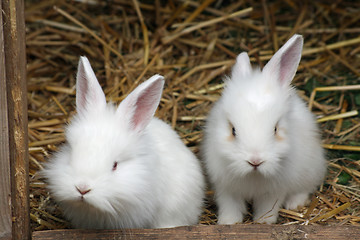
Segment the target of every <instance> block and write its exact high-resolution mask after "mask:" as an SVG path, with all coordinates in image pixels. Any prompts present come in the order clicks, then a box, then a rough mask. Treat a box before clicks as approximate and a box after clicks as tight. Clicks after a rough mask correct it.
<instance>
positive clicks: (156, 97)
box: [117, 74, 164, 132]
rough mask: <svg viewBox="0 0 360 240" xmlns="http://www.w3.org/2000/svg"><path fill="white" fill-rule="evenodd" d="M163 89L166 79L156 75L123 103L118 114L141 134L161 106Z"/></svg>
mask: <svg viewBox="0 0 360 240" xmlns="http://www.w3.org/2000/svg"><path fill="white" fill-rule="evenodd" d="M163 87H164V77H163V76H161V75H158V74H156V75H154V76H152V77H151V78H150V79H149V80H147V81H145V82H143V83H142V84H140V85H139V86H138V87H137V88H136V89H135V90H134V91H133V92H131V93H130V94H129V95H128V96H127V97H126V98H125V99H124V101H122V102H121V104H120V106H119V108H118V110H117V112H118V114H120V115H122V116H125V117H126V118H127V119H128V121H129V123H130V128H131V129H132V130H135V131H136V132H140V131H142V130H143V129H144V128H145V127H146V126H147V125H148V124H149V122H150V120H151V119H152V117H153V116H154V114H155V111H156V109H157V107H158V105H159V102H160V98H161V94H162V89H163Z"/></svg>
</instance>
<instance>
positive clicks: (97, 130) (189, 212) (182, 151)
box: [43, 57, 204, 229]
mask: <svg viewBox="0 0 360 240" xmlns="http://www.w3.org/2000/svg"><path fill="white" fill-rule="evenodd" d="M76 80H77V82H76V89H77V92H76V109H77V115H75V116H74V118H73V120H72V121H71V123H70V124H69V125H68V126H67V128H66V132H65V136H66V140H67V143H66V144H65V145H64V146H62V148H61V149H60V151H59V152H57V153H56V154H54V156H53V157H52V158H51V159H50V161H49V163H48V164H46V166H45V169H44V170H43V175H44V176H45V178H46V179H47V183H48V188H49V190H50V193H51V194H52V196H53V197H54V199H55V200H56V201H57V202H58V203H59V205H60V207H61V208H62V209H63V212H64V215H65V217H66V218H67V219H68V220H70V222H71V223H72V225H73V226H74V227H75V228H95V229H115V228H164V227H174V226H181V225H191V224H196V223H197V222H198V217H199V215H200V214H201V212H202V204H203V197H204V178H203V175H202V171H201V168H200V164H199V162H198V160H197V158H196V157H195V155H194V154H193V153H192V152H191V151H190V150H189V149H187V148H186V146H185V145H184V144H183V142H182V141H181V140H180V139H179V137H178V135H177V134H176V133H175V132H174V131H173V130H172V129H171V127H170V126H168V125H167V124H166V123H164V122H163V121H161V120H159V119H157V118H154V117H153V116H154V113H155V111H156V108H157V106H158V104H159V102H160V98H161V94H162V89H163V86H164V78H163V77H162V76H160V75H154V76H153V77H151V78H150V79H149V80H147V81H145V82H144V83H142V84H140V85H139V86H138V87H137V88H136V89H135V90H134V91H133V92H132V93H130V94H129V95H128V96H127V97H126V98H125V99H124V100H123V101H122V102H121V104H120V105H119V107H117V108H116V107H115V106H113V105H112V104H107V103H106V99H105V95H104V93H103V91H102V89H101V87H100V85H99V83H98V81H97V79H96V76H95V74H94V72H93V70H92V68H91V66H90V63H89V61H88V59H87V58H86V57H81V58H80V61H79V66H78V72H77V79H76Z"/></svg>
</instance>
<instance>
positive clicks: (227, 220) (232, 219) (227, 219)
mask: <svg viewBox="0 0 360 240" xmlns="http://www.w3.org/2000/svg"><path fill="white" fill-rule="evenodd" d="M242 221H243V217H242V216H234V215H219V217H218V224H235V223H241V222H242Z"/></svg>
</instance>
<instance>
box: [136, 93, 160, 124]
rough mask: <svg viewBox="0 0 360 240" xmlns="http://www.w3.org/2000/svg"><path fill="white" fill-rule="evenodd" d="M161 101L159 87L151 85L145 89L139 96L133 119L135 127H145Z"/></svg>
mask: <svg viewBox="0 0 360 240" xmlns="http://www.w3.org/2000/svg"><path fill="white" fill-rule="evenodd" d="M158 101H159V89H158V88H154V87H150V88H148V89H145V90H144V91H143V92H142V93H141V95H140V96H139V97H138V98H137V100H136V103H135V113H134V116H133V119H132V122H133V125H134V128H135V129H143V128H145V127H146V125H147V124H148V123H149V122H150V120H151V118H152V117H153V115H154V113H155V110H156V108H157V106H158Z"/></svg>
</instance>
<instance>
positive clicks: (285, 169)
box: [202, 35, 326, 224]
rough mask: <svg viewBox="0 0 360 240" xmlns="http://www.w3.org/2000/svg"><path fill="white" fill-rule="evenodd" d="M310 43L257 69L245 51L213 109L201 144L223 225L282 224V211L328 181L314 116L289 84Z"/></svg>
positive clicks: (296, 41) (292, 45)
mask: <svg viewBox="0 0 360 240" xmlns="http://www.w3.org/2000/svg"><path fill="white" fill-rule="evenodd" d="M302 46H303V38H302V36H300V35H294V36H293V37H292V38H291V39H290V40H289V41H288V42H287V43H286V44H285V45H284V46H283V47H282V48H281V49H279V51H278V52H276V53H275V55H274V56H273V57H272V58H271V60H270V61H269V62H268V63H267V64H266V66H265V67H264V68H263V70H262V71H260V70H258V69H254V70H253V69H252V68H251V65H250V60H249V57H248V55H247V54H246V53H241V54H240V55H239V56H238V57H237V59H236V63H235V65H234V66H233V69H232V74H231V78H229V79H227V80H226V82H225V85H226V87H225V89H224V91H223V94H222V97H221V98H220V99H219V100H218V102H216V103H215V105H214V107H213V109H212V110H211V112H210V114H209V117H208V120H207V123H206V129H205V133H204V141H203V146H202V151H203V156H204V160H205V163H206V167H207V171H208V175H209V178H210V181H211V183H212V184H213V186H214V188H215V198H216V202H217V205H218V223H219V224H233V223H236V222H242V221H243V215H244V214H245V213H246V212H247V207H246V202H248V201H252V203H253V209H254V214H253V219H254V220H255V221H256V222H260V223H275V222H276V221H277V217H278V211H279V208H280V207H281V206H284V207H285V208H290V209H294V208H297V207H298V206H300V205H303V204H305V203H306V201H307V200H308V197H309V194H310V193H312V192H314V191H315V190H316V188H317V187H318V186H319V185H320V184H321V183H322V181H323V179H324V176H325V173H326V161H325V158H324V153H323V149H322V147H321V144H320V136H319V133H318V127H317V125H316V122H315V119H314V117H313V115H312V114H311V113H310V111H309V110H308V109H307V107H306V105H305V103H304V102H303V101H302V100H301V99H300V97H299V96H298V95H297V94H296V91H295V89H294V88H293V87H291V86H290V83H291V81H292V79H293V77H294V75H295V73H296V70H297V67H298V65H299V62H300V58H301V51H302Z"/></svg>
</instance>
